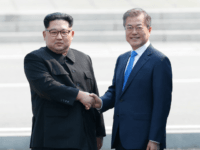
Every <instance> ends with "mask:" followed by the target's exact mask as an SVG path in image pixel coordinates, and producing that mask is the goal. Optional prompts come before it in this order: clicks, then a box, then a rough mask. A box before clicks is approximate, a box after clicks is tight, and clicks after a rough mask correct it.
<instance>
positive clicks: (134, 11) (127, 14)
mask: <svg viewBox="0 0 200 150" xmlns="http://www.w3.org/2000/svg"><path fill="white" fill-rule="evenodd" d="M140 14H144V20H145V24H146V25H147V28H149V27H151V17H150V16H149V15H148V14H147V13H146V12H145V11H144V10H143V9H141V8H133V9H130V10H128V11H127V12H125V13H124V16H123V26H124V27H125V24H126V19H127V17H137V16H139V15H140Z"/></svg>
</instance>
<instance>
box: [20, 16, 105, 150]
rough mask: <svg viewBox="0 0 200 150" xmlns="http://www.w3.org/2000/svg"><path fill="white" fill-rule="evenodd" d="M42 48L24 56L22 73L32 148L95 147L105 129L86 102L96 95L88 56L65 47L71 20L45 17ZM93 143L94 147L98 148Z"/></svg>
mask: <svg viewBox="0 0 200 150" xmlns="http://www.w3.org/2000/svg"><path fill="white" fill-rule="evenodd" d="M44 25H45V31H43V36H44V40H45V41H46V47H41V48H40V49H38V50H35V51H33V52H31V53H29V54H27V55H26V57H25V59H24V69H25V74H26V77H27V79H28V82H29V84H30V89H31V98H32V112H33V118H32V134H31V143H30V147H31V148H32V149H33V150H52V149H54V150H57V149H62V150H63V149H66V150H97V149H100V148H101V146H102V139H103V136H105V127H104V122H103V116H102V114H99V112H98V111H97V110H96V109H94V108H91V109H89V110H86V109H85V106H84V105H86V104H88V105H92V103H94V99H93V98H92V97H90V96H89V95H88V93H95V94H97V95H98V89H97V84H96V80H95V76H94V72H93V67H92V62H91V59H90V57H89V56H88V55H86V54H84V53H82V52H80V51H77V50H75V49H71V48H70V44H71V42H72V39H73V36H74V31H73V30H72V25H73V18H72V17H71V16H70V15H67V14H63V13H53V14H49V15H47V16H46V17H45V18H44ZM97 147H98V148H97Z"/></svg>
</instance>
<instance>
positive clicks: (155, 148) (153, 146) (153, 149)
mask: <svg viewBox="0 0 200 150" xmlns="http://www.w3.org/2000/svg"><path fill="white" fill-rule="evenodd" d="M159 149H160V148H159V144H158V143H155V142H152V141H149V143H148V145H147V149H146V150H159Z"/></svg>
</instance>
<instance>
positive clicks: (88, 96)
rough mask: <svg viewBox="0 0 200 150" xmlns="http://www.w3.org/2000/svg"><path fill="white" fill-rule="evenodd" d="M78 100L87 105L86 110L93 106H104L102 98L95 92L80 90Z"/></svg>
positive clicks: (98, 107)
mask: <svg viewBox="0 0 200 150" xmlns="http://www.w3.org/2000/svg"><path fill="white" fill-rule="evenodd" d="M77 100H79V101H80V102H81V103H82V104H83V105H84V106H85V109H86V110H89V109H90V108H91V107H93V108H97V109H100V108H101V106H102V100H101V99H100V98H99V97H98V96H97V95H96V94H94V93H87V92H82V91H79V94H78V96H77Z"/></svg>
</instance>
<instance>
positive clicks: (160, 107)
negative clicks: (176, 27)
mask: <svg viewBox="0 0 200 150" xmlns="http://www.w3.org/2000/svg"><path fill="white" fill-rule="evenodd" d="M130 54H131V52H130V51H129V52H126V53H124V54H122V55H120V56H119V57H118V59H117V62H116V66H115V72H114V77H113V81H112V85H111V86H110V87H109V88H108V90H107V92H106V93H105V94H104V95H103V96H102V97H101V99H102V101H103V107H102V110H101V111H102V112H104V111H106V110H108V109H111V108H113V107H114V122H113V132H112V148H114V145H113V143H114V140H115V137H116V133H117V130H118V128H119V136H120V140H121V143H122V146H123V147H124V148H125V149H146V147H147V144H148V141H149V140H153V141H157V142H159V143H160V146H161V149H163V148H165V147H166V129H165V128H166V122H167V117H168V114H169V111H170V105H171V94H172V70H171V64H170V61H169V59H168V58H167V57H166V56H165V55H164V54H162V53H161V52H159V51H158V50H156V49H154V48H153V47H152V45H150V46H149V47H148V48H147V49H146V50H145V52H144V53H143V54H142V56H141V57H140V58H139V60H138V61H137V63H136V65H135V66H134V68H133V70H132V72H131V74H130V76H129V79H128V81H127V83H126V86H125V88H124V90H123V91H122V86H123V80H124V71H125V67H126V65H127V61H128V58H129V57H130Z"/></svg>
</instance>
